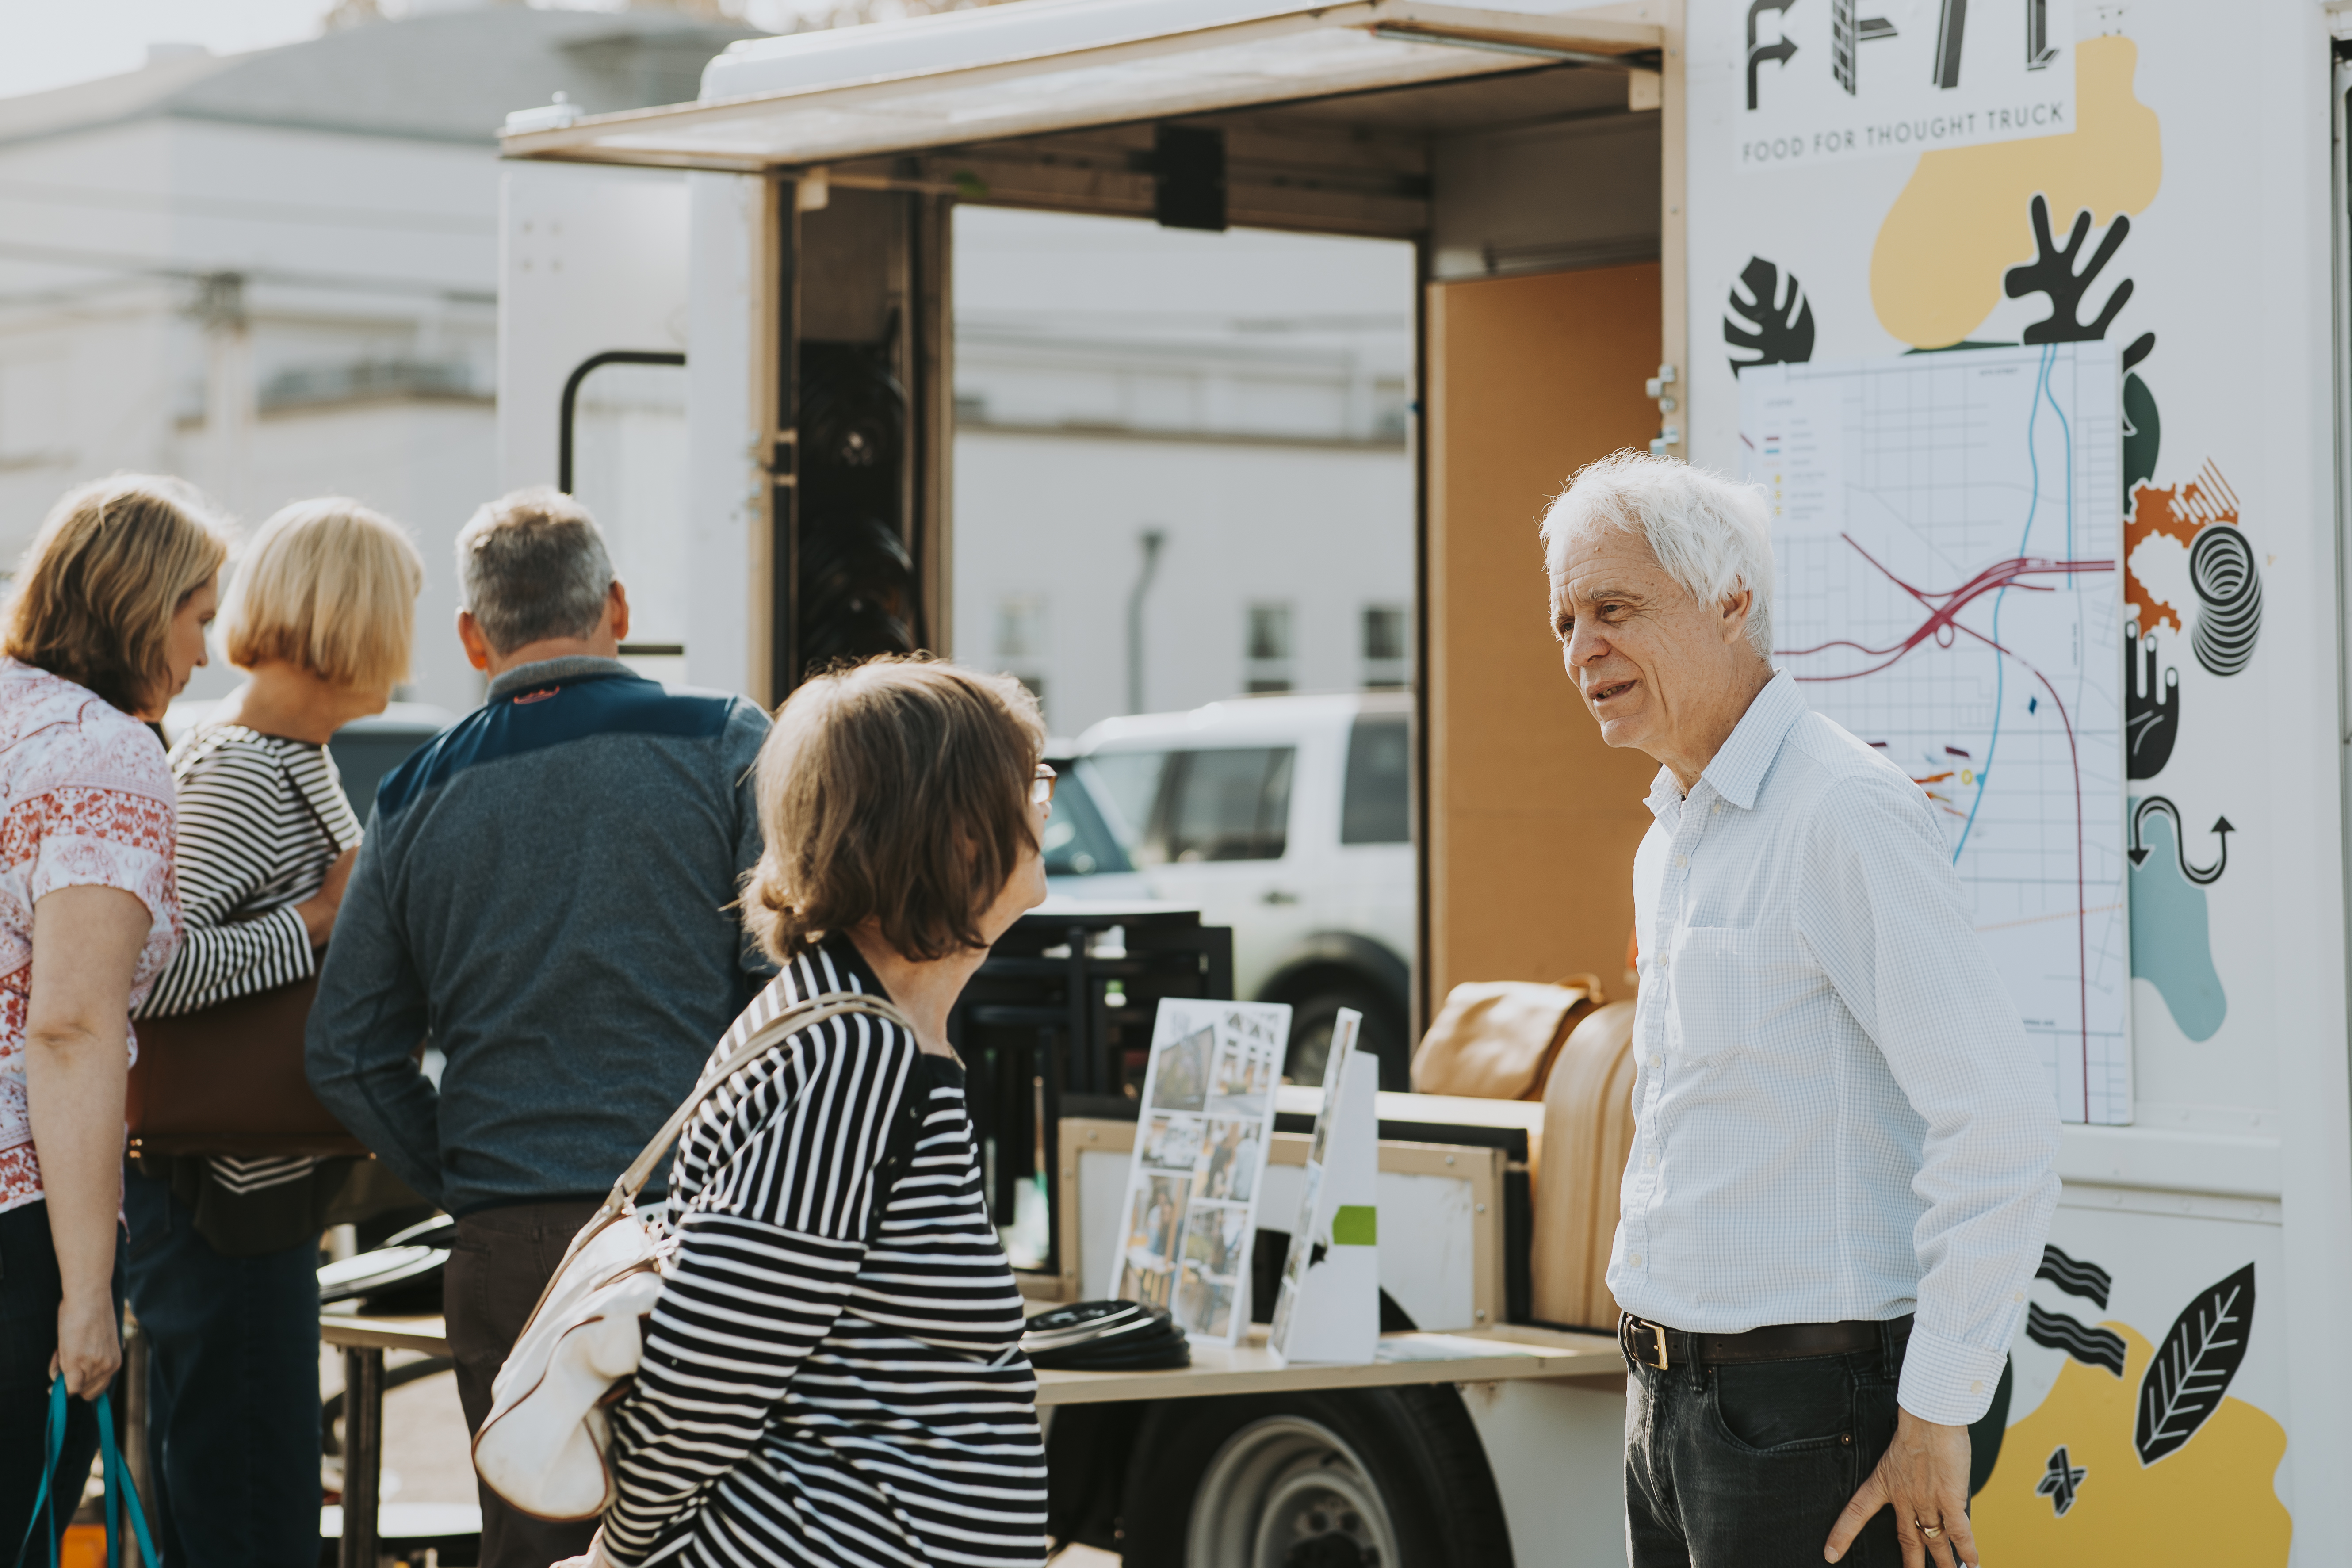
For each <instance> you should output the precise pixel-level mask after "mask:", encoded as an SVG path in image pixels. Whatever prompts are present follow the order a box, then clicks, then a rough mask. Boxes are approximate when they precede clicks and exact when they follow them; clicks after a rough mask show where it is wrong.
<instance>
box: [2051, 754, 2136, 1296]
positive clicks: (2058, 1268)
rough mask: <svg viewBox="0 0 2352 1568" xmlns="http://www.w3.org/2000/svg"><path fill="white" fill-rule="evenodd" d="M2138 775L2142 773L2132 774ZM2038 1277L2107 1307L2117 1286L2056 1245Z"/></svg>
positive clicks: (2110, 1277) (2112, 1279)
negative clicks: (2111, 1289) (2112, 1291)
mask: <svg viewBox="0 0 2352 1568" xmlns="http://www.w3.org/2000/svg"><path fill="white" fill-rule="evenodd" d="M2132 776H2133V777H2135V778H2137V777H2138V775H2137V773H2135V774H2134V775H2132ZM2033 1277H2034V1278H2035V1279H2047V1280H2049V1281H2050V1282H2051V1283H2052V1284H2053V1285H2055V1286H2057V1287H2058V1289H2061V1290H2063V1291H2065V1292H2066V1294H2068V1295H2069V1296H2082V1297H2085V1298H2087V1299H2088V1300H2093V1301H2096V1302H2097V1303H2098V1304H2099V1305H2100V1306H2102V1307H2104V1306H2105V1305H2106V1304H2107V1291H2108V1289H2110V1288H2111V1287H2113V1286H2114V1284H2115V1282H2116V1280H2115V1276H2114V1275H2112V1274H2109V1273H2108V1272H2107V1271H2106V1270H2105V1269H2104V1268H2100V1267H2099V1266H2098V1265H2097V1264H2095V1263H2085V1262H2084V1261H2083V1260H2082V1259H2080V1258H2069V1257H2067V1256H2066V1255H2065V1254H2064V1253H2063V1252H2061V1251H2059V1250H2058V1249H2057V1248H2056V1247H2043V1248H2042V1267H2041V1268H2037V1269H2035V1270H2034V1271H2033Z"/></svg>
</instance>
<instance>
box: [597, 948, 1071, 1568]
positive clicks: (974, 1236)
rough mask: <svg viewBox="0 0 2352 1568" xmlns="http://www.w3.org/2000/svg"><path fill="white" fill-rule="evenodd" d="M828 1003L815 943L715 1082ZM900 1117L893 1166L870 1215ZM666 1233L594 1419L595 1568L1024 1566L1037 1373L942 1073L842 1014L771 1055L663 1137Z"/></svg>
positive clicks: (1038, 1519) (1032, 1527) (1037, 1479)
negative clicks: (652, 1566)
mask: <svg viewBox="0 0 2352 1568" xmlns="http://www.w3.org/2000/svg"><path fill="white" fill-rule="evenodd" d="M828 991H861V992H866V993H868V994H882V987H881V985H880V984H879V983H878V982H877V980H876V979H875V978H874V975H873V973H872V971H870V970H869V969H867V967H866V964H865V963H864V962H863V961H862V960H861V959H860V958H859V957H858V955H857V953H856V949H855V948H854V947H853V946H851V944H850V943H848V942H846V941H840V940H836V941H835V942H829V943H827V944H826V945H825V946H824V947H822V948H820V949H818V950H817V951H816V952H813V953H810V954H806V955H804V956H803V957H801V958H798V959H795V960H794V961H793V962H792V963H788V964H786V965H785V966H784V970H783V973H781V974H780V975H778V976H777V977H776V980H775V981H774V983H773V984H771V985H770V986H769V987H768V988H767V989H766V990H765V991H763V992H762V993H761V994H760V996H759V998H758V999H757V1000H755V1001H754V1002H753V1003H752V1004H751V1006H750V1007H748V1008H746V1009H745V1010H744V1012H743V1015H742V1016H741V1017H740V1018H739V1019H737V1020H736V1023H735V1025H734V1027H733V1028H731V1029H730V1031H729V1032H728V1034H727V1037H726V1038H725V1039H723V1040H721V1041H720V1042H719V1047H718V1049H717V1050H716V1051H715V1052H714V1053H713V1059H714V1061H715V1060H717V1059H718V1058H723V1057H724V1056H725V1055H726V1053H727V1052H729V1051H730V1050H732V1049H734V1048H735V1047H737V1046H738V1045H740V1044H741V1043H742V1042H743V1041H744V1040H745V1039H747V1038H749V1037H750V1036H751V1034H752V1033H753V1032H755V1031H757V1030H758V1029H759V1028H760V1027H761V1026H763V1025H764V1024H765V1023H766V1022H767V1021H768V1020H769V1019H771V1018H772V1017H774V1016H776V1014H777V1013H778V1012H779V1011H781V1010H782V1008H784V1007H786V1006H789V1005H792V1004H793V1003H794V1002H796V1001H798V1000H800V999H802V998H803V997H805V996H811V995H821V994H824V993H825V992H828ZM902 1115H907V1116H908V1120H909V1121H911V1122H912V1123H913V1124H914V1125H913V1126H912V1128H911V1129H910V1131H912V1138H911V1139H910V1140H906V1141H904V1142H905V1143H906V1144H908V1145H910V1147H908V1154H909V1156H910V1157H909V1158H908V1163H907V1165H906V1168H905V1169H904V1171H903V1172H901V1173H898V1176H897V1178H896V1181H895V1182H891V1183H886V1184H885V1185H886V1187H887V1195H886V1196H885V1197H884V1199H883V1203H882V1207H881V1211H880V1213H879V1215H875V1214H874V1213H873V1206H872V1205H873V1204H874V1202H875V1199H876V1195H877V1166H879V1165H881V1164H882V1163H883V1160H884V1155H885V1152H886V1151H887V1149H888V1147H889V1145H890V1130H891V1127H892V1125H893V1122H894V1120H895V1119H897V1118H898V1117H900V1116H902ZM665 1224H666V1226H667V1229H668V1232H669V1235H670V1237H671V1238H672V1239H673V1240H674V1241H675V1244H676V1248H677V1250H676V1252H675V1254H674V1256H673V1258H672V1261H671V1264H670V1267H669V1269H668V1271H667V1276H666V1280H665V1283H664V1286H663V1290H662V1297H661V1301H660V1304H659V1305H658V1306H657V1307H656V1309H655V1310H654V1313H653V1317H652V1320H651V1321H650V1323H649V1324H648V1325H647V1328H646V1344H645V1358H644V1363H643V1364H642V1366H641V1367H640V1369H639V1371H638V1373H637V1378H636V1382H635V1386H634V1388H633V1389H632V1391H631V1392H630V1394H629V1395H628V1396H627V1397H626V1398H625V1399H624V1400H623V1401H622V1402H621V1403H620V1404H619V1405H616V1406H615V1407H614V1411H613V1434H614V1457H615V1458H616V1460H617V1476H618V1484H619V1496H618V1500H617V1501H615V1503H614V1506H613V1508H612V1510H610V1511H609V1512H608V1513H607V1514H606V1515H605V1516H604V1541H605V1548H606V1550H607V1551H608V1552H610V1553H611V1554H612V1555H613V1557H614V1560H615V1561H617V1562H619V1563H642V1562H649V1561H660V1562H664V1563H691V1564H697V1565H708V1568H719V1565H721V1564H724V1565H726V1568H740V1565H742V1564H747V1563H755V1564H769V1563H789V1564H793V1565H794V1568H814V1565H819V1564H822V1565H824V1568H845V1565H855V1568H868V1565H873V1568H880V1565H883V1564H887V1565H889V1568H908V1565H910V1564H930V1563H937V1564H950V1563H953V1564H994V1565H1004V1564H1037V1563H1043V1562H1044V1561H1045V1446H1044V1443H1043V1441H1042V1440H1041V1438H1040V1436H1039V1434H1038V1426H1037V1414H1036V1395H1037V1382H1036V1374H1035V1373H1034V1372H1032V1371H1031V1369H1030V1366H1029V1361H1028V1358H1027V1357H1026V1356H1024V1355H1023V1354H1022V1353H1021V1346H1020V1341H1021V1331H1022V1310H1021V1293H1020V1290H1019V1289H1018V1288H1017V1287H1016V1286H1015V1285H1014V1283H1013V1271H1012V1268H1010V1267H1009V1266H1008V1265H1007V1263H1006V1262H1005V1258H1004V1251H1003V1247H1001V1246H1000V1245H999V1244H998V1241H997V1237H996V1231H995V1228H994V1226H992V1224H991V1223H990V1220H989V1215H988V1209H987V1205H986V1204H985V1202H984V1201H983V1198H982V1188H981V1168H980V1157H979V1151H978V1148H977V1146H976V1144H975V1143H974V1141H973V1136H972V1125H971V1116H970V1114H969V1113H968V1112H967V1110H966V1109H965V1106H964V1098H963V1071H962V1068H961V1067H959V1066H958V1065H957V1064H956V1063H954V1062H952V1061H950V1060H948V1059H947V1058H941V1057H937V1056H932V1055H929V1054H928V1053H925V1052H923V1051H921V1050H919V1048H918V1047H917V1046H916V1043H915V1041H914V1040H913V1039H912V1038H911V1037H908V1035H907V1034H906V1033H905V1032H904V1031H903V1030H900V1029H898V1028H896V1027H894V1026H891V1025H889V1024H887V1023H885V1022H883V1021H882V1020H880V1019H878V1018H873V1017H868V1016H864V1015H859V1014H850V1015H845V1016H841V1017H838V1018H835V1019H832V1020H829V1021H827V1022H826V1023H824V1024H821V1025H818V1026H816V1027H815V1028H814V1029H809V1030H803V1031H802V1032H801V1033H798V1034H795V1035H793V1036H791V1037H788V1038H787V1039H785V1040H784V1041H782V1043H780V1044H779V1045H778V1046H777V1047H774V1048H773V1049H771V1050H770V1051H768V1052H767V1053H766V1054H765V1055H764V1056H762V1057H761V1058H760V1059H759V1060H757V1061H755V1062H753V1063H752V1064H751V1066H750V1067H747V1068H744V1069H742V1071H741V1072H740V1073H739V1074H738V1075H737V1076H736V1077H735V1079H733V1080H732V1081H731V1082H730V1084H729V1085H728V1087H727V1088H725V1089H720V1090H719V1092H717V1093H715V1094H713V1095H712V1096H711V1098H710V1100H709V1103H707V1104H706V1105H705V1106H704V1107H703V1108H702V1110H701V1111H700V1112H699V1113H698V1115H697V1116H696V1117H695V1119H694V1120H693V1121H691V1122H689V1123H688V1127H687V1131H686V1133H685V1135H684V1136H683V1137H682V1138H681V1139H680V1140H679V1142H678V1153H677V1164H676V1168H675V1170H674V1171H673V1173H672V1175H671V1178H670V1197H669V1206H668V1208H667V1211H666V1215H665Z"/></svg>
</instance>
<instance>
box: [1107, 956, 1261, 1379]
mask: <svg viewBox="0 0 2352 1568" xmlns="http://www.w3.org/2000/svg"><path fill="white" fill-rule="evenodd" d="M1289 1035H1290V1009H1289V1008H1288V1007H1287V1006H1286V1005H1281V1004H1279V1003H1264V1002H1213V1001H1191V1000H1184V999H1176V998H1171V999H1168V1000H1165V1001H1162V1002H1161V1003H1160V1016H1159V1018H1158V1020H1157V1021H1156V1024H1155V1026H1154V1028H1153V1030H1152V1036H1151V1063H1150V1068H1148V1069H1147V1070H1146V1071H1145V1074H1144V1079H1143V1104H1142V1107H1141V1113H1140V1115H1139V1118H1138V1121H1137V1125H1136V1131H1135V1156H1134V1159H1133V1161H1132V1163H1130V1164H1129V1168H1128V1178H1127V1197H1126V1202H1125V1203H1124V1204H1123V1205H1121V1207H1120V1244H1119V1248H1118V1254H1117V1256H1116V1258H1115V1259H1114V1265H1113V1276H1114V1277H1113V1279H1112V1280H1111V1282H1110V1287H1109V1289H1108V1292H1107V1293H1108V1295H1110V1296H1113V1297H1116V1298H1118V1299H1120V1300H1129V1301H1140V1302H1142V1303H1143V1304H1144V1305H1146V1306H1148V1307H1156V1308H1159V1309H1160V1310H1162V1311H1165V1312H1167V1313H1168V1314H1169V1315H1170V1316H1171V1317H1172V1318H1173V1319H1174V1320H1175V1321H1176V1322H1177V1324H1178V1325H1179V1326H1180V1327H1181V1328H1182V1329H1183V1330H1184V1331H1185V1332H1186V1333H1188V1334H1192V1335H1193V1336H1195V1337H1196V1338H1201V1339H1206V1340H1214V1341H1220V1342H1223V1343H1226V1344H1234V1343H1237V1342H1239V1341H1240V1340H1241V1337H1242V1336H1243V1335H1244V1333H1246V1332H1247V1331H1248V1329H1249V1278H1250V1257H1251V1253H1252V1250H1253V1247H1254V1245H1255V1239H1256V1236H1257V1200H1258V1188H1259V1186H1260V1185H1261V1182H1260V1179H1259V1178H1260V1177H1261V1176H1262V1175H1263V1174H1264V1173H1265V1158H1266V1150H1267V1148H1268V1146H1269V1144H1270V1143H1271V1142H1272V1139H1273V1133H1274V1089H1275V1086H1276V1084H1277V1083H1279V1082H1281V1080H1282V1058H1283V1051H1284V1048H1285V1046H1286V1043H1287V1041H1288V1038H1289Z"/></svg>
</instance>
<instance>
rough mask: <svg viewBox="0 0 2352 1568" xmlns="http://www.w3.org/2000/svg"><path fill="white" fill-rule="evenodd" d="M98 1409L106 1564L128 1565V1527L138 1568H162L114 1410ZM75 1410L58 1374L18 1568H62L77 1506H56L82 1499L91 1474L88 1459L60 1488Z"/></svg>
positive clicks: (104, 1402)
mask: <svg viewBox="0 0 2352 1568" xmlns="http://www.w3.org/2000/svg"><path fill="white" fill-rule="evenodd" d="M96 1404H97V1406H98V1451H99V1453H100V1456H101V1457H103V1458H104V1459H105V1461H106V1560H107V1562H108V1563H112V1564H117V1565H121V1564H123V1563H124V1562H125V1559H124V1556H123V1552H122V1548H123V1546H124V1544H125V1542H124V1541H123V1538H122V1531H123V1527H124V1526H125V1525H126V1524H127V1525H128V1526H129V1527H130V1530H131V1540H133V1541H135V1542H138V1543H139V1562H138V1568H163V1559H162V1558H161V1557H158V1556H157V1555H156V1554H155V1541H154V1538H153V1537H152V1536H151V1535H149V1534H148V1533H147V1510H145V1509H143V1508H142V1507H141V1506H140V1503H139V1489H138V1488H137V1487H135V1486H133V1485H132V1484H131V1467H130V1466H128V1465H126V1464H124V1463H123V1462H122V1445H121V1444H120V1443H117V1442H116V1441H115V1440H114V1406H113V1405H112V1404H111V1403H110V1402H109V1401H107V1400H103V1399H101V1400H99V1401H97V1402H96ZM72 1410H73V1402H72V1400H71V1399H70V1398H69V1397H68V1395H67V1394H66V1380H65V1374H64V1373H58V1375H57V1377H55V1378H54V1379H52V1380H51V1381H50V1383H49V1420H48V1425H47V1428H46V1429H45V1430H44V1431H43V1433H42V1436H41V1443H42V1449H43V1452H44V1454H45V1455H46V1458H44V1460H43V1461H42V1469H41V1484H40V1488H39V1489H38V1490H37V1492H36V1493H35V1494H34V1497H33V1517H32V1520H31V1522H30V1523H29V1524H28V1525H27V1526H26V1531H25V1539H24V1541H23V1542H21V1543H20V1544H19V1545H18V1546H17V1548H16V1559H15V1563H16V1568H38V1565H39V1564H41V1563H47V1564H48V1568H58V1559H59V1557H61V1556H62V1555H63V1552H64V1546H65V1531H66V1521H68V1520H69V1519H71V1518H72V1517H73V1510H74V1504H73V1502H71V1501H67V1502H64V1503H60V1502H59V1501H58V1499H59V1498H60V1497H62V1496H63V1495H64V1494H65V1493H66V1492H68V1491H70V1492H72V1493H73V1494H74V1496H75V1497H76V1498H79V1496H80V1495H81V1488H80V1485H79V1483H80V1481H81V1479H82V1478H84V1477H86V1476H88V1475H89V1461H88V1460H87V1459H85V1460H83V1461H82V1464H81V1466H80V1468H78V1469H75V1470H74V1471H72V1473H71V1477H70V1480H71V1483H72V1484H70V1485H67V1486H62V1487H61V1486H60V1485H59V1483H60V1482H61V1481H66V1480H68V1477H67V1476H66V1475H65V1474H64V1473H63V1472H64V1471H65V1470H66V1464H65V1456H64V1449H65V1437H66V1428H67V1426H68V1425H69V1424H70V1420H71V1414H72ZM36 1547H38V1548H39V1550H37V1551H36V1550H35V1548H36Z"/></svg>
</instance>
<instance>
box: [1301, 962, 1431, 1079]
mask: <svg viewBox="0 0 2352 1568" xmlns="http://www.w3.org/2000/svg"><path fill="white" fill-rule="evenodd" d="M1276 1000H1277V1001H1281V1000H1288V999H1287V998H1281V997H1277V998H1276ZM1342 1007H1353V1008H1354V1009H1355V1010H1356V1011H1357V1012H1359V1013H1361V1014H1362V1015H1363V1016H1364V1026H1363V1029H1362V1031H1361V1032H1360V1034H1359V1035H1358V1037H1357V1041H1356V1043H1357V1044H1358V1045H1359V1046H1360V1047H1362V1048H1363V1049H1365V1050H1368V1051H1370V1052H1371V1053H1372V1054H1373V1055H1374V1056H1375V1057H1376V1058H1379V1060H1380V1064H1381V1088H1382V1089H1394V1090H1397V1091H1399V1092H1402V1091H1403V1090H1406V1089H1411V1088H1412V1042H1411V1041H1410V1040H1408V1039H1407V1038H1406V1037H1405V1029H1404V1024H1403V1021H1402V1019H1401V1018H1399V1017H1398V1016H1397V1010H1396V1007H1395V1005H1393V1004H1392V1003H1391V1001H1390V1000H1389V998H1388V996H1387V995H1386V994H1383V993H1382V992H1381V991H1380V990H1378V989H1377V988H1375V987H1374V986H1373V985H1371V984H1370V983H1368V982H1362V981H1357V982H1352V983H1351V982H1349V981H1346V980H1341V981H1339V982H1338V983H1337V984H1322V985H1318V986H1316V987H1315V988H1314V989H1313V990H1312V991H1311V992H1309V993H1308V994H1305V995H1302V996H1300V997H1298V998H1297V1000H1296V1001H1293V1002H1291V1005H1290V1042H1291V1043H1290V1058H1289V1060H1288V1061H1286V1062H1285V1063H1284V1064H1283V1066H1284V1075H1285V1076H1286V1078H1288V1079H1290V1081H1291V1082H1293V1083H1309V1084H1313V1083H1321V1082H1322V1081H1323V1064H1324V1063H1325V1062H1326V1061H1327V1060H1328V1058H1329V1057H1330V1054H1331V1026H1332V1025H1333V1024H1334V1023H1336V1022H1337V1021H1338V1018H1339V1009H1340V1008H1342Z"/></svg>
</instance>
